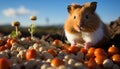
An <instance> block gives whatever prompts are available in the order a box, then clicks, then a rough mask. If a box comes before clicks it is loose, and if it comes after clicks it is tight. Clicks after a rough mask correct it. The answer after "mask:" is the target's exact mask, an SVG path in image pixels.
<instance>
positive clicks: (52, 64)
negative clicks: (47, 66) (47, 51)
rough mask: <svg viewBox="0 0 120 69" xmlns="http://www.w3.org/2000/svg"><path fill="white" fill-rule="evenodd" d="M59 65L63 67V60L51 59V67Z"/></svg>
mask: <svg viewBox="0 0 120 69" xmlns="http://www.w3.org/2000/svg"><path fill="white" fill-rule="evenodd" d="M60 65H64V62H63V60H61V59H59V58H53V59H52V61H51V66H53V67H58V66H60Z"/></svg>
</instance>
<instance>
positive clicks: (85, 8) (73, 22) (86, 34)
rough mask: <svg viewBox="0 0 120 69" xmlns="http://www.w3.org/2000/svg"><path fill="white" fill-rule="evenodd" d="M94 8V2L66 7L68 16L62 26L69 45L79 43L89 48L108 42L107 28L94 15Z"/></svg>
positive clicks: (95, 4)
mask: <svg viewBox="0 0 120 69" xmlns="http://www.w3.org/2000/svg"><path fill="white" fill-rule="evenodd" d="M96 6H97V3H96V2H91V3H85V4H84V5H79V4H71V5H69V6H68V8H67V9H68V12H69V15H68V18H67V19H66V22H65V24H64V31H65V35H66V37H67V40H68V41H69V42H70V43H71V45H76V44H77V43H80V44H83V45H84V47H85V48H89V47H90V46H101V45H102V44H105V43H106V42H107V41H108V40H109V32H108V30H107V27H106V26H105V24H104V23H103V22H102V21H101V20H100V18H99V16H98V15H97V14H96V13H95V10H96Z"/></svg>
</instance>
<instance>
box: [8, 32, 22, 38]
mask: <svg viewBox="0 0 120 69" xmlns="http://www.w3.org/2000/svg"><path fill="white" fill-rule="evenodd" d="M20 35H21V32H20V31H18V34H16V31H14V30H13V31H12V32H11V33H10V34H9V37H12V38H18V36H20Z"/></svg>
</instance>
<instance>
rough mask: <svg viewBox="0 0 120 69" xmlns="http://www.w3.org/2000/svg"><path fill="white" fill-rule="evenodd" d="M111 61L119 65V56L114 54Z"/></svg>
mask: <svg viewBox="0 0 120 69" xmlns="http://www.w3.org/2000/svg"><path fill="white" fill-rule="evenodd" d="M112 60H113V61H114V62H115V63H119V64H120V54H114V55H113V56H112Z"/></svg>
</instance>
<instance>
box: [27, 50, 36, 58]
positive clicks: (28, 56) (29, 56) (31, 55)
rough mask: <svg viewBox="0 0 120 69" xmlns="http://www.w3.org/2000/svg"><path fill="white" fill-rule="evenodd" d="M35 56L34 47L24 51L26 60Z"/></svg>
mask: <svg viewBox="0 0 120 69" xmlns="http://www.w3.org/2000/svg"><path fill="white" fill-rule="evenodd" d="M36 56H37V52H36V50H34V49H30V50H28V51H27V52H26V59H27V60H30V59H32V58H36Z"/></svg>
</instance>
